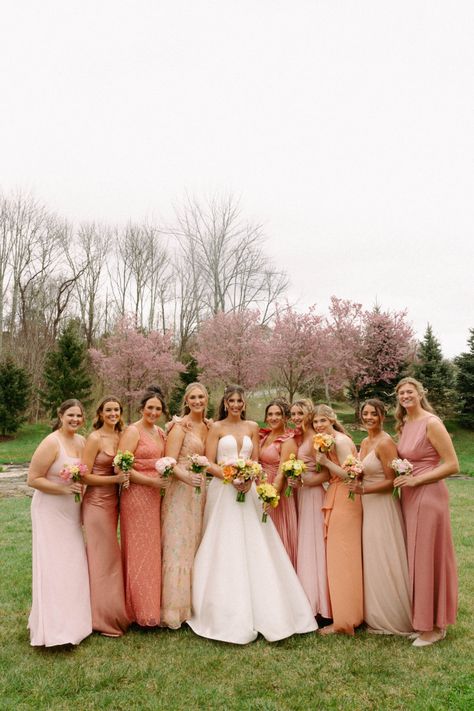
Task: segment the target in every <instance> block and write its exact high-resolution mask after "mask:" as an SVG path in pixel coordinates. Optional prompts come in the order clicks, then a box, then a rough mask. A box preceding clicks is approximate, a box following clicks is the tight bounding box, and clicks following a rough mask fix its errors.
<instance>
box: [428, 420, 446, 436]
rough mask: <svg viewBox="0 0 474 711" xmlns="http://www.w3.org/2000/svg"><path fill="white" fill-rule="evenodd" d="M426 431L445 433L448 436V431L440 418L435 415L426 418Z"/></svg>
mask: <svg viewBox="0 0 474 711" xmlns="http://www.w3.org/2000/svg"><path fill="white" fill-rule="evenodd" d="M426 431H427V433H428V434H447V435H448V437H449V432H448V430H447V429H446V426H445V424H444V422H443V421H442V420H440V418H439V417H437V416H436V415H432V416H431V417H429V418H428V422H427V423H426Z"/></svg>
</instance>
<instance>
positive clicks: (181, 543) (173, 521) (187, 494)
mask: <svg viewBox="0 0 474 711" xmlns="http://www.w3.org/2000/svg"><path fill="white" fill-rule="evenodd" d="M172 426H173V427H182V428H183V429H184V432H185V434H184V439H183V443H182V445H181V451H180V453H179V457H178V464H179V465H180V466H182V467H183V468H184V469H187V468H188V466H189V462H188V461H187V457H188V455H190V454H199V455H203V454H204V444H203V441H202V439H201V438H200V437H199V436H198V435H197V434H195V433H194V432H193V431H192V428H191V426H190V425H189V424H188V423H186V422H183V421H181V420H179V419H178V418H175V419H174V421H173V424H172ZM169 430H170V428H169V429H168V432H169ZM205 501H206V486H205V485H204V486H202V487H201V493H200V494H198V493H197V492H196V491H195V487H194V486H189V485H188V484H185V483H184V482H183V481H180V480H179V479H177V478H175V477H172V478H171V483H170V485H169V487H168V489H167V490H166V495H165V497H164V499H163V502H162V504H161V543H162V570H161V575H162V588H161V624H162V625H166V626H167V627H171V628H173V629H176V628H178V627H180V626H181V624H182V623H183V622H184V621H185V620H187V619H188V618H189V617H191V580H192V569H193V562H194V556H195V554H196V550H197V548H198V546H199V543H200V541H201V530H202V519H203V513H204V504H205Z"/></svg>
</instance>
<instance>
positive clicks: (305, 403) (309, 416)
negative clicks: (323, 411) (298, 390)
mask: <svg viewBox="0 0 474 711" xmlns="http://www.w3.org/2000/svg"><path fill="white" fill-rule="evenodd" d="M291 407H299V408H300V410H303V423H302V425H301V429H302V430H303V432H305V431H306V428H307V427H308V424H311V422H312V420H313V408H314V405H313V401H312V400H310V399H309V397H302V398H301V399H300V400H295V401H294V402H292V403H291ZM291 407H290V414H291Z"/></svg>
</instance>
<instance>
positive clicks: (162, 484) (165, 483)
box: [152, 475, 171, 489]
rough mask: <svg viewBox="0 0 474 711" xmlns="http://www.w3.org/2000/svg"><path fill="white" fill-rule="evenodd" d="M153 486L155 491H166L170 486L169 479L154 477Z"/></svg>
mask: <svg viewBox="0 0 474 711" xmlns="http://www.w3.org/2000/svg"><path fill="white" fill-rule="evenodd" d="M152 481H153V484H152V486H154V487H155V488H156V489H167V488H168V487H169V485H170V484H171V477H170V476H168V477H165V476H159V475H158V476H155V477H153V478H152Z"/></svg>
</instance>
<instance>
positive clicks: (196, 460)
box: [188, 454, 209, 494]
mask: <svg viewBox="0 0 474 711" xmlns="http://www.w3.org/2000/svg"><path fill="white" fill-rule="evenodd" d="M188 461H189V469H190V470H191V471H192V472H194V473H195V474H203V473H204V472H205V471H206V469H207V468H208V466H209V459H208V458H207V457H204V456H203V455H202V454H189V455H188ZM194 491H195V492H196V494H200V493H201V487H200V486H195V487H194Z"/></svg>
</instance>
